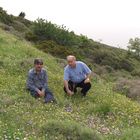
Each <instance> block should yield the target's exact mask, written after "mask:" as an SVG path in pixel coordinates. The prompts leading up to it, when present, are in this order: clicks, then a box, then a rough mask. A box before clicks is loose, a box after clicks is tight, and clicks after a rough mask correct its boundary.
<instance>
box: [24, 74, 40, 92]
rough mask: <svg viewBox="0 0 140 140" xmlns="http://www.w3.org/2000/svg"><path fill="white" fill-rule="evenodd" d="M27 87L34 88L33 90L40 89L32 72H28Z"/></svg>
mask: <svg viewBox="0 0 140 140" xmlns="http://www.w3.org/2000/svg"><path fill="white" fill-rule="evenodd" d="M27 89H29V90H33V91H38V88H36V87H35V85H34V82H33V77H32V75H31V73H30V72H29V73H28V79H27Z"/></svg>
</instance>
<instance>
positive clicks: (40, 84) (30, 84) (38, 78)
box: [26, 68, 48, 91]
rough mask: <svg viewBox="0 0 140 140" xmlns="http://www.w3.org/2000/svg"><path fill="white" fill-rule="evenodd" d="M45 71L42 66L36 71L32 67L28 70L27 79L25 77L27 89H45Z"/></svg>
mask: <svg viewBox="0 0 140 140" xmlns="http://www.w3.org/2000/svg"><path fill="white" fill-rule="evenodd" d="M47 79H48V77H47V72H46V70H45V69H44V68H42V69H41V72H39V73H37V72H36V70H35V69H34V68H33V69H31V70H29V73H28V79H27V83H26V84H27V89H29V90H33V91H38V89H40V88H41V89H42V90H45V88H47Z"/></svg>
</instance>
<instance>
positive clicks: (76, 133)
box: [43, 120, 101, 140]
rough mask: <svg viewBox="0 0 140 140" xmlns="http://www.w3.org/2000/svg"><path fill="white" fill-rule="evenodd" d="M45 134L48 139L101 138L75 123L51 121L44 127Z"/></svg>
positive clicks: (75, 139) (88, 139)
mask: <svg viewBox="0 0 140 140" xmlns="http://www.w3.org/2000/svg"><path fill="white" fill-rule="evenodd" d="M43 134H44V135H46V138H48V139H54V138H56V137H57V139H60V138H61V139H62V140H63V139H65V140H100V139H101V138H100V137H99V136H98V135H97V134H96V133H95V132H94V131H93V130H91V129H89V128H86V127H83V126H81V125H79V124H78V123H75V122H73V121H63V122H60V121H54V120H49V121H48V123H47V124H46V125H45V126H44V127H43Z"/></svg>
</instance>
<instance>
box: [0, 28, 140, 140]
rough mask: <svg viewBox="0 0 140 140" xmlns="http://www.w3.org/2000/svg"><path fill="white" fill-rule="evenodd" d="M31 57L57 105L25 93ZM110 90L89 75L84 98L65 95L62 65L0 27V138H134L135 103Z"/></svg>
mask: <svg viewBox="0 0 140 140" xmlns="http://www.w3.org/2000/svg"><path fill="white" fill-rule="evenodd" d="M36 57H41V58H43V60H44V62H45V64H44V65H45V68H46V69H47V71H48V75H49V87H50V88H51V89H52V91H53V92H54V94H55V97H56V99H57V101H58V104H47V105H45V104H44V103H43V99H41V100H35V99H33V98H32V97H30V95H29V93H28V92H27V91H26V90H25V82H26V76H27V72H28V70H29V69H30V68H32V63H33V59H34V58H36ZM112 86H113V84H112V83H110V82H108V83H107V82H106V81H104V80H102V79H100V78H97V79H95V78H94V77H93V79H92V89H91V90H90V92H89V94H88V96H87V97H86V98H81V96H80V95H78V94H77V95H75V96H74V97H71V98H70V97H66V96H64V92H63V67H62V66H60V64H59V63H58V61H57V59H56V58H54V57H53V56H51V55H49V54H46V53H43V52H41V51H39V50H38V49H36V48H35V47H34V46H33V45H32V44H31V43H29V42H27V41H25V40H24V39H21V38H19V37H17V36H14V35H12V34H10V33H9V32H6V31H4V30H2V29H0V96H1V98H0V104H1V106H0V139H9V140H11V139H13V140H15V139H17V140H18V139H21V140H22V139H24V140H28V139H31V140H38V139H40V140H44V139H48V140H52V139H58V140H63V139H64V140H78V139H79V140H82V139H83V140H85V139H86V140H100V139H106V140H109V139H110V140H112V139H116V140H117V139H122V140H130V139H133V140H136V139H139V138H140V133H139V131H140V128H139V126H140V118H139V117H140V105H139V104H138V103H137V102H135V101H131V100H130V99H128V98H126V97H125V96H123V95H120V94H118V93H115V92H113V90H112Z"/></svg>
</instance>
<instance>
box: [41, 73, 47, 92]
mask: <svg viewBox="0 0 140 140" xmlns="http://www.w3.org/2000/svg"><path fill="white" fill-rule="evenodd" d="M43 80H44V81H43V82H44V85H43V88H42V91H43V92H44V91H45V89H46V88H47V86H48V76H47V72H46V70H44V79H43Z"/></svg>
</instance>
